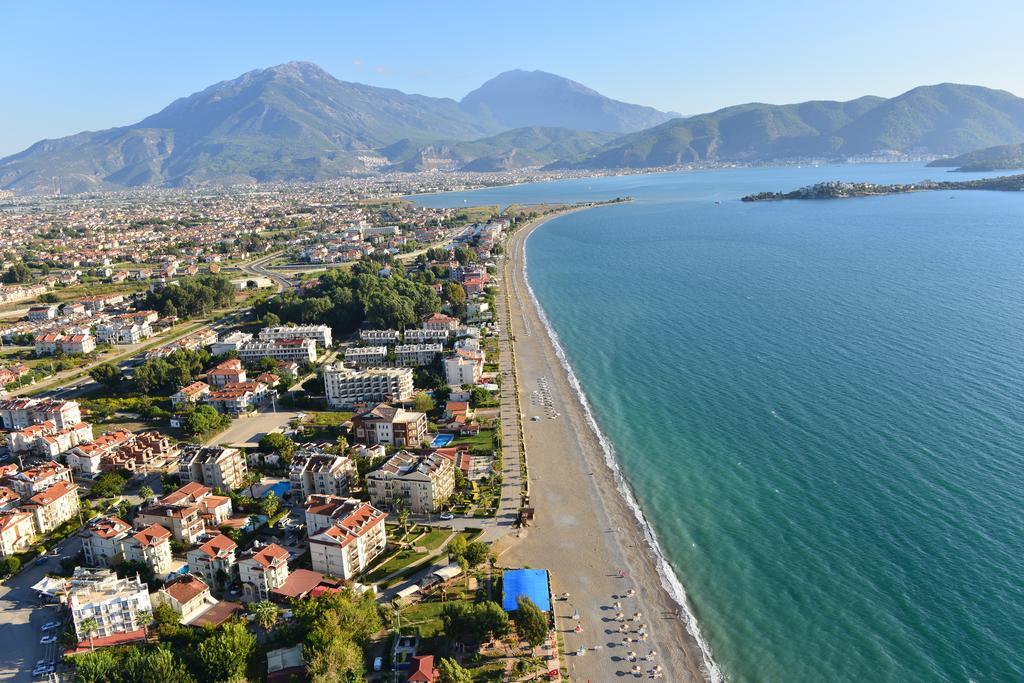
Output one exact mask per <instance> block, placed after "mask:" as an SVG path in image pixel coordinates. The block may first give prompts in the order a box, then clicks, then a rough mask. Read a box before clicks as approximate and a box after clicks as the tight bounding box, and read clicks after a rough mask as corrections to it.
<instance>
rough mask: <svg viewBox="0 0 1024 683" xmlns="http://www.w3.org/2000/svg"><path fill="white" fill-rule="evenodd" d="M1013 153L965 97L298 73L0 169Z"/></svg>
mask: <svg viewBox="0 0 1024 683" xmlns="http://www.w3.org/2000/svg"><path fill="white" fill-rule="evenodd" d="M1021 141H1024V99H1021V98H1018V97H1016V96H1014V95H1012V94H1010V93H1008V92H1004V91H999V90H991V89H988V88H982V87H978V86H969V85H955V84H942V85H935V86H924V87H920V88H915V89H913V90H911V91H909V92H907V93H904V94H902V95H899V96H898V97H894V98H891V99H885V98H881V97H870V96H868V97H861V98H858V99H855V100H851V101H849V102H829V101H816V102H805V103H801V104H791V105H770V104H759V103H755V104H744V105H738V106H734V107H727V108H725V109H721V110H718V111H716V112H711V113H709V114H701V115H698V116H691V117H688V118H682V117H679V116H678V115H676V114H674V113H671V112H661V111H658V110H656V109H652V108H650V107H643V106H640V105H636V104H628V103H625V102H620V101H617V100H613V99H611V98H608V97H605V96H604V95H601V94H600V93H598V92H596V91H594V90H591V89H589V88H587V87H585V86H583V85H581V84H579V83H576V82H575V81H571V80H569V79H566V78H562V77H560V76H556V75H554V74H549V73H545V72H542V71H509V72H505V73H503V74H500V75H498V76H496V77H495V78H493V79H491V80H490V81H488V82H486V83H484V84H483V85H482V86H481V87H479V88H478V89H476V90H474V91H472V92H471V93H469V94H467V95H466V96H465V97H464V98H463V99H462V100H461V101H456V100H453V99H448V98H436V97H427V96H424V95H409V94H406V93H403V92H400V91H398V90H391V89H386V88H379V87H374V86H369V85H363V84H359V83H349V82H345V81H340V80H338V79H336V78H334V77H333V76H331V75H330V74H329V73H327V72H326V71H324V70H323V69H321V68H320V67H318V66H316V65H314V64H310V63H308V62H290V63H288V64H283V65H280V66H276V67H272V68H268V69H259V70H255V71H250V72H248V73H245V74H243V75H242V76H240V77H238V78H236V79H233V80H229V81H223V82H221V83H217V84H215V85H212V86H210V87H209V88H206V89H205V90H202V91H200V92H198V93H195V94H193V95H190V96H188V97H184V98H181V99H179V100H176V101H174V102H172V103H171V104H170V105H168V106H167V107H166V108H164V109H163V110H162V111H160V112H158V113H156V114H154V115H152V116H149V117H147V118H145V119H143V120H142V121H139V122H138V123H136V124H132V125H129V126H123V127H119V128H111V129H108V130H103V131H96V132H83V133H78V134H76V135H72V136H68V137H64V138H59V139H55V140H42V141H40V142H37V143H35V144H34V145H32V146H31V147H29V148H28V149H26V150H24V151H22V152H19V153H18V154H14V155H12V156H9V157H6V158H4V159H0V189H5V190H13V191H15V192H17V193H19V194H32V193H51V192H54V191H55V190H59V191H61V192H63V193H73V192H82V191H89V190H107V189H123V188H129V187H140V186H172V187H178V186H195V185H208V184H233V183H252V182H261V181H273V180H322V179H327V178H333V177H338V176H340V175H344V174H349V173H366V172H372V171H379V170H386V171H419V170H426V169H440V170H466V171H501V170H509V169H515V168H523V167H536V166H542V167H547V168H553V169H554V168H570V169H604V168H608V169H624V168H649V167H660V166H672V165H678V164H685V163H704V162H732V161H737V162H767V161H774V160H784V159H793V158H803V157H818V158H837V159H843V158H847V157H849V156H853V155H862V154H871V153H873V152H876V151H878V150H895V151H898V152H906V153H919V154H933V155H956V154H961V153H964V152H969V151H971V150H975V149H979V148H983V147H990V146H993V145H1005V144H1012V143H1019V142H1021Z"/></svg>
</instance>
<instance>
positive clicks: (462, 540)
mask: <svg viewBox="0 0 1024 683" xmlns="http://www.w3.org/2000/svg"><path fill="white" fill-rule="evenodd" d="M468 546H469V544H468V543H467V542H466V537H465V536H462V535H461V534H460V535H459V536H456V537H455V538H453V539H452V540H451V542H450V543H448V557H449V558H450V559H451V560H454V561H458V559H459V558H460V557H463V556H465V554H466V548H467V547H468Z"/></svg>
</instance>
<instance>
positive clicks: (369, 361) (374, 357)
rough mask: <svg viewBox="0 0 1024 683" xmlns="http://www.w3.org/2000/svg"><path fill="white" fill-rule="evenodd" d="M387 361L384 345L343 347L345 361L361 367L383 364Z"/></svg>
mask: <svg viewBox="0 0 1024 683" xmlns="http://www.w3.org/2000/svg"><path fill="white" fill-rule="evenodd" d="M387 361H388V347H386V346H353V347H351V348H348V349H345V362H346V363H352V364H353V365H356V366H359V367H361V368H365V367H371V366H378V365H384V364H385V363H387Z"/></svg>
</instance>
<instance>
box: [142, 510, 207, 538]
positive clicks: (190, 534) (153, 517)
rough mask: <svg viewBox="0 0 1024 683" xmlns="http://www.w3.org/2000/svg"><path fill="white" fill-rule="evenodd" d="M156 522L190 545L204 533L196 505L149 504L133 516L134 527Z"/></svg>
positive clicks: (203, 526) (204, 529) (143, 526)
mask: <svg viewBox="0 0 1024 683" xmlns="http://www.w3.org/2000/svg"><path fill="white" fill-rule="evenodd" d="M153 524H158V525H160V526H162V527H163V528H165V529H167V530H168V531H170V532H171V535H172V536H173V537H174V540H176V541H181V542H182V543H188V544H189V545H192V544H193V543H196V542H197V541H198V540H199V538H200V537H201V536H202V535H203V534H204V533H206V525H205V524H204V523H203V518H202V516H201V515H200V511H199V506H198V505H185V506H178V505H151V506H149V507H146V508H143V509H141V510H139V513H138V514H137V515H136V516H135V526H136V528H140V529H142V528H145V527H148V526H151V525H153Z"/></svg>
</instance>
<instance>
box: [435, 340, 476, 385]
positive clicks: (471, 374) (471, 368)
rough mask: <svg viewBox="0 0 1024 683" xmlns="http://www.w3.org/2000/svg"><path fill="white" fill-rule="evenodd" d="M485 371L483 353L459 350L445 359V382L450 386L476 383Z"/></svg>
mask: <svg viewBox="0 0 1024 683" xmlns="http://www.w3.org/2000/svg"><path fill="white" fill-rule="evenodd" d="M483 371H484V356H483V354H482V353H478V352H473V351H466V350H464V349H459V350H457V351H456V352H455V353H454V354H452V355H451V356H448V357H447V358H445V359H444V376H445V382H446V383H448V385H450V386H454V387H461V386H462V385H464V384H476V383H477V382H479V381H480V376H481V375H482V374H483Z"/></svg>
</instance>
